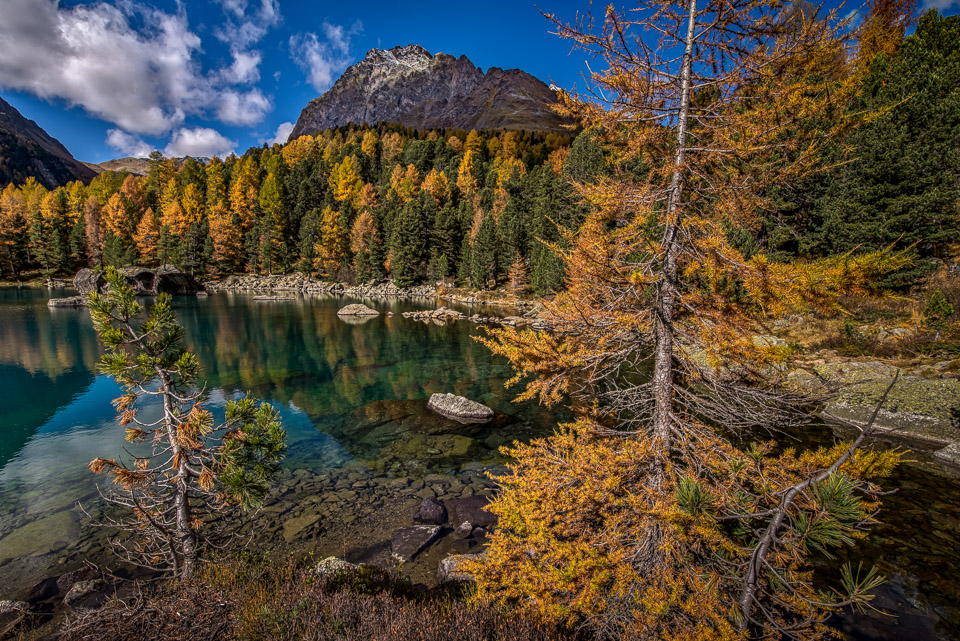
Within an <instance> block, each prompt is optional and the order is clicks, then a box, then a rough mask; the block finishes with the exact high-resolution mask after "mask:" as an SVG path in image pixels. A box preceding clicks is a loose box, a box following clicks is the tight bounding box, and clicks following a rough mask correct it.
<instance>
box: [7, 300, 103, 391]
mask: <svg viewBox="0 0 960 641" xmlns="http://www.w3.org/2000/svg"><path fill="white" fill-rule="evenodd" d="M46 301H47V295H46V292H45V291H43V290H31V291H27V292H23V291H18V290H0V363H2V364H10V365H16V366H17V367H19V368H22V369H24V370H26V371H27V372H29V373H31V374H43V375H44V376H46V377H47V378H49V379H51V380H55V379H56V378H57V377H59V376H61V375H63V374H64V373H65V372H69V371H73V370H86V371H91V372H92V371H93V370H94V367H95V365H96V362H97V359H98V358H99V353H98V351H97V350H98V348H97V341H96V337H95V336H94V334H93V327H92V325H91V324H90V315H89V314H88V313H87V311H86V309H50V308H48V307H47V306H46Z"/></svg>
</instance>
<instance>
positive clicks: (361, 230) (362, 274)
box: [350, 210, 377, 283]
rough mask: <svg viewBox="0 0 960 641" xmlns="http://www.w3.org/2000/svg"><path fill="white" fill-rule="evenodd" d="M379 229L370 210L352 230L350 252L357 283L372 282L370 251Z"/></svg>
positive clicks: (356, 222)
mask: <svg viewBox="0 0 960 641" xmlns="http://www.w3.org/2000/svg"><path fill="white" fill-rule="evenodd" d="M376 235H377V227H376V225H375V224H374V222H373V216H372V215H371V214H370V211H369V210H364V211H363V212H362V213H361V214H360V215H359V216H357V218H356V220H354V221H353V227H351V229H350V251H352V252H353V267H354V270H355V271H356V274H357V282H360V283H365V282H367V281H368V280H370V277H371V275H372V274H371V269H370V249H371V247H372V246H373V243H374V242H376Z"/></svg>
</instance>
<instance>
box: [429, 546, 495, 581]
mask: <svg viewBox="0 0 960 641" xmlns="http://www.w3.org/2000/svg"><path fill="white" fill-rule="evenodd" d="M486 557H487V554H486V552H484V553H481V554H453V555H451V556H448V557H446V558H444V559H442V560H441V561H440V566H439V567H438V568H437V578H438V579H439V580H440V582H441V583H443V582H445V581H461V582H464V581H475V580H476V577H474V576H473V574H471V573H470V572H467V570H466V568H465V566H466V565H467V564H468V563H470V562H471V561H482V560H483V559H485V558H486Z"/></svg>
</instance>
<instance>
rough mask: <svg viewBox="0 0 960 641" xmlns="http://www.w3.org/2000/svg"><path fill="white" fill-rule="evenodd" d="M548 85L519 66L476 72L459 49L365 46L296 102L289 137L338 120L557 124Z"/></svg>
mask: <svg viewBox="0 0 960 641" xmlns="http://www.w3.org/2000/svg"><path fill="white" fill-rule="evenodd" d="M556 101H557V95H556V92H555V91H554V90H552V89H551V88H550V87H548V86H547V85H546V84H544V83H543V82H541V81H540V80H538V79H536V78H534V77H533V76H531V75H530V74H528V73H526V72H523V71H520V70H519V69H508V70H506V71H504V70H502V69H499V68H496V67H491V68H490V69H488V70H487V73H483V71H481V70H480V69H479V68H478V67H476V66H475V65H474V64H473V63H472V62H470V60H469V59H468V58H467V57H466V56H460V57H459V58H455V57H454V56H451V55H447V54H443V53H438V54H437V55H433V54H431V53H430V52H429V51H427V50H426V49H424V48H423V47H421V46H420V45H417V44H410V45H406V46H402V47H393V48H392V49H371V50H370V51H368V52H367V55H366V56H364V58H363V60H361V61H360V62H358V63H356V64H354V65H352V66H351V67H349V68H348V69H347V70H346V71H345V72H344V73H343V75H342V76H340V78H339V79H338V80H337V81H336V83H334V85H333V87H331V88H330V90H329V91H327V92H326V93H324V94H323V95H321V96H320V97H318V98H314V99H313V100H311V101H310V103H309V104H308V105H307V106H306V107H305V108H304V110H303V112H301V114H300V118H299V119H298V120H297V124H296V126H295V127H294V128H293V131H292V132H291V134H290V138H289V139H290V140H293V139H295V138H298V137H299V136H302V135H304V134H316V133H317V132H318V131H323V130H324V129H329V128H332V127H339V126H341V125H346V124H357V125H360V124H363V123H367V124H370V125H374V124H377V123H380V122H390V123H396V124H401V125H407V126H410V127H415V128H417V129H442V128H449V129H466V130H469V129H532V130H551V129H560V128H562V126H563V125H564V124H565V121H564V120H563V119H562V118H560V116H558V115H557V114H556V113H554V112H553V111H552V110H551V109H550V105H551V104H553V103H555V102H556Z"/></svg>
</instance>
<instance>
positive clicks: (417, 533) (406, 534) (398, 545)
mask: <svg viewBox="0 0 960 641" xmlns="http://www.w3.org/2000/svg"><path fill="white" fill-rule="evenodd" d="M439 534H440V526H439V525H413V526H411V527H402V528H400V529H399V530H396V531H394V533H393V536H392V537H391V538H390V552H391V554H392V556H393V558H394V559H395V560H397V561H399V562H400V563H407V562H408V561H412V560H413V559H414V558H416V556H417V555H418V554H420V552H422V551H423V550H425V549H426V548H427V547H429V546H430V544H431V543H433V542H434V541H435V540H436V539H437V536H439Z"/></svg>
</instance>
